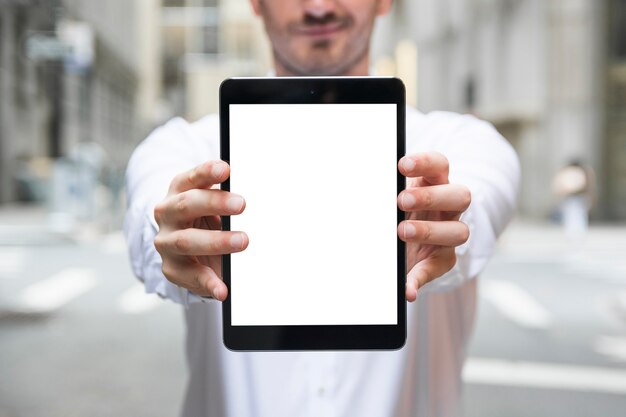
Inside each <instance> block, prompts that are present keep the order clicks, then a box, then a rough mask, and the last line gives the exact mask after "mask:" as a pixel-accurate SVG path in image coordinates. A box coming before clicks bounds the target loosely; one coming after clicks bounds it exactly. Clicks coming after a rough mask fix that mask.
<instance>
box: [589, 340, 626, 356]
mask: <svg viewBox="0 0 626 417" xmlns="http://www.w3.org/2000/svg"><path fill="white" fill-rule="evenodd" d="M593 348H594V350H595V351H596V352H597V353H599V354H601V355H604V356H608V357H609V358H611V359H612V360H614V361H617V362H626V337H614V336H600V337H599V338H597V339H596V340H595V342H594V344H593Z"/></svg>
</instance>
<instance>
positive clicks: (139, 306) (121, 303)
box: [117, 284, 163, 314]
mask: <svg viewBox="0 0 626 417" xmlns="http://www.w3.org/2000/svg"><path fill="white" fill-rule="evenodd" d="M162 304H163V302H162V300H161V299H160V298H159V297H158V296H156V295H155V294H146V292H145V290H144V287H143V285H141V284H136V285H133V286H132V287H130V288H129V289H127V290H126V291H124V292H123V293H122V295H120V296H119V298H118V300H117V306H118V308H119V309H120V310H121V311H122V312H123V313H127V314H139V313H145V312H148V311H150V310H152V309H154V308H156V307H158V306H160V305H162Z"/></svg>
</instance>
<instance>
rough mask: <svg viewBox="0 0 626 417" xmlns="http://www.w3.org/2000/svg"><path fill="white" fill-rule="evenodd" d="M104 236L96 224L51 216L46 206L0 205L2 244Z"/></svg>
mask: <svg viewBox="0 0 626 417" xmlns="http://www.w3.org/2000/svg"><path fill="white" fill-rule="evenodd" d="M100 235H101V232H100V231H99V230H98V227H97V225H96V224H94V223H87V222H80V221H76V222H74V224H69V223H67V219H59V217H56V218H55V217H54V216H51V215H50V213H49V212H48V209H47V207H45V206H44V205H28V204H4V205H0V246H40V245H55V244H68V243H77V242H81V241H89V240H94V239H97V238H98V237H99V236H100Z"/></svg>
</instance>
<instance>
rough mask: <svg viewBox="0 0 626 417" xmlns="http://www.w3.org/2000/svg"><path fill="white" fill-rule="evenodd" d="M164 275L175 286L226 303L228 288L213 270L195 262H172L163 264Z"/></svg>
mask: <svg viewBox="0 0 626 417" xmlns="http://www.w3.org/2000/svg"><path fill="white" fill-rule="evenodd" d="M163 274H164V275H165V277H166V278H167V279H168V280H169V281H171V282H173V283H174V284H176V285H178V286H181V287H184V288H186V289H188V290H189V291H191V292H192V293H194V294H196V295H199V296H202V297H213V298H215V299H216V300H219V301H224V300H225V299H226V296H227V295H228V288H227V287H226V284H224V282H223V281H222V279H221V278H220V277H219V276H218V275H217V274H216V273H215V271H214V270H213V269H212V268H209V267H207V266H204V265H202V264H199V263H195V262H178V263H177V262H170V263H164V264H163Z"/></svg>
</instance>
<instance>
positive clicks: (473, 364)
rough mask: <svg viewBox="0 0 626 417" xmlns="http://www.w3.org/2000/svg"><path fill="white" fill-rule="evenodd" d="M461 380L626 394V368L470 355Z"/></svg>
mask: <svg viewBox="0 0 626 417" xmlns="http://www.w3.org/2000/svg"><path fill="white" fill-rule="evenodd" d="M463 380H464V381H465V382H466V383H469V384H482V385H505V386H514V387H531V388H540V389H559V390H568V391H585V392H603V393H611V394H626V370H617V369H609V368H599V367H590V366H577V365H561V364H554V363H539V362H525V361H519V362H518V361H507V360H501V359H486V358H470V359H468V360H467V362H466V363H465V367H464V369H463Z"/></svg>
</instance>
